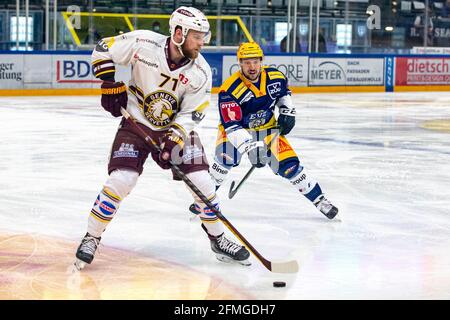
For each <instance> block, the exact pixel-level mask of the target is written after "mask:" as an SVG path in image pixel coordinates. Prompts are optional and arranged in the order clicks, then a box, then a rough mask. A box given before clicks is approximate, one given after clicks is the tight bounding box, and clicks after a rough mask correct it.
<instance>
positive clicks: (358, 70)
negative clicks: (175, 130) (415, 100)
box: [0, 51, 450, 95]
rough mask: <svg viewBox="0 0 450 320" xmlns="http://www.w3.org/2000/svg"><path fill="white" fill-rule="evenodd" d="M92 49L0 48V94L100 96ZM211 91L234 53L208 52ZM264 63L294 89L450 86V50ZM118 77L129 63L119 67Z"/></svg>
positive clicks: (126, 73) (280, 58) (233, 66)
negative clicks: (449, 52)
mask: <svg viewBox="0 0 450 320" xmlns="http://www.w3.org/2000/svg"><path fill="white" fill-rule="evenodd" d="M90 54H91V53H90V52H88V51H83V52H74V51H40V52H26V53H17V52H10V51H3V52H0V95H73V94H78V95H96V94H99V84H100V82H101V81H99V80H98V79H95V77H94V75H93V72H92V67H91V64H90V60H91V57H90ZM204 56H205V58H206V59H207V60H208V62H209V63H210V65H211V69H212V75H213V92H217V91H218V87H220V85H221V84H222V82H223V81H224V80H225V79H226V78H227V77H229V76H230V75H231V74H233V73H234V72H235V71H237V70H238V68H239V65H238V63H237V61H236V57H235V55H230V54H219V53H205V54H204ZM264 63H265V64H266V65H269V66H273V67H276V68H278V69H279V70H280V71H282V72H283V73H284V74H285V75H286V76H287V77H288V79H289V84H290V88H291V90H292V91H293V92H294V93H301V92H385V91H386V92H391V91H450V57H448V56H446V55H371V54H370V55H343V54H311V55H304V54H303V55H301V54H299V55H290V54H271V55H267V56H266V57H265V60H264ZM116 70H117V73H116V79H117V80H123V81H127V80H128V79H129V77H130V68H129V67H124V66H118V67H117V69H116Z"/></svg>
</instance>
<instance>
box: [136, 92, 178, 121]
mask: <svg viewBox="0 0 450 320" xmlns="http://www.w3.org/2000/svg"><path fill="white" fill-rule="evenodd" d="M178 108H179V107H178V100H177V98H176V97H175V96H174V95H173V94H172V93H170V92H167V91H164V90H158V91H155V92H152V93H150V94H149V95H147V96H146V97H145V99H144V106H143V112H144V115H145V117H146V118H147V120H148V121H150V123H151V124H152V125H154V126H155V127H165V126H167V125H169V124H170V123H171V122H172V121H173V119H174V118H175V115H176V114H177V112H178Z"/></svg>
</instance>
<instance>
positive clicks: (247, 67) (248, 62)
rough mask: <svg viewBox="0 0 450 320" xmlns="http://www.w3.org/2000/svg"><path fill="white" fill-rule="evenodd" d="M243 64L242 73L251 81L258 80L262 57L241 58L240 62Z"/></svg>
mask: <svg viewBox="0 0 450 320" xmlns="http://www.w3.org/2000/svg"><path fill="white" fill-rule="evenodd" d="M239 65H240V66H241V72H242V74H243V75H244V76H245V77H246V78H247V79H248V80H250V81H256V80H258V77H259V74H260V73H261V59H260V58H249V59H241V61H240V62H239Z"/></svg>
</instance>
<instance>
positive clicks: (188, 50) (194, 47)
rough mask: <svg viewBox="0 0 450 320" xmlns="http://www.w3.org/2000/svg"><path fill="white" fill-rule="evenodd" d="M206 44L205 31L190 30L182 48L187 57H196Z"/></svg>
mask: <svg viewBox="0 0 450 320" xmlns="http://www.w3.org/2000/svg"><path fill="white" fill-rule="evenodd" d="M204 44H205V33H204V32H200V31H195V30H189V32H188V34H187V36H186V40H184V43H183V45H182V46H181V50H183V54H184V56H185V57H186V58H189V59H196V58H197V57H198V54H199V53H200V51H201V49H202V47H203V46H204Z"/></svg>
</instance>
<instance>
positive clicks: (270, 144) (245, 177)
mask: <svg viewBox="0 0 450 320" xmlns="http://www.w3.org/2000/svg"><path fill="white" fill-rule="evenodd" d="M272 129H278V130H279V129H280V127H279V126H276V127H274V128H272ZM279 135H280V132H279V131H277V133H275V136H274V137H273V139H271V140H270V143H269V145H268V146H269V150H270V148H271V147H272V141H274V140H275V139H277V138H278V136H279ZM255 168H256V166H255V165H252V167H251V168H250V170H248V171H247V173H246V174H245V176H244V177H243V178H242V180H241V181H240V182H239V183H238V185H237V187H236V189H233V188H234V185H235V184H236V181H234V180H233V181H231V185H230V191H229V192H228V199H231V198H233V197H234V195H235V194H236V193H237V192H238V190H239V188H240V187H241V186H242V184H243V183H244V182H245V180H247V179H248V177H249V176H250V175H251V174H252V172H253V170H255Z"/></svg>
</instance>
